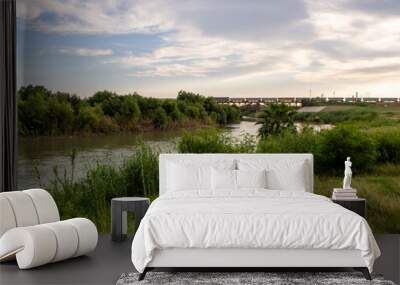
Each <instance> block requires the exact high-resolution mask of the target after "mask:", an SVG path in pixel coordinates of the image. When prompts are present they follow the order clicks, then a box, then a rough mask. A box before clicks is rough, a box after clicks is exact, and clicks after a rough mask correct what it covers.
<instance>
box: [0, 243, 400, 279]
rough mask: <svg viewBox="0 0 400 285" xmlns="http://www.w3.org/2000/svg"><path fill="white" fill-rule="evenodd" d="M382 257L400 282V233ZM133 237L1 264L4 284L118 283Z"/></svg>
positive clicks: (379, 269) (387, 272) (385, 270)
mask: <svg viewBox="0 0 400 285" xmlns="http://www.w3.org/2000/svg"><path fill="white" fill-rule="evenodd" d="M376 240H377V242H378V244H379V247H380V249H381V251H382V256H381V257H380V258H379V259H378V260H377V261H376V263H375V268H374V269H375V270H374V271H375V272H376V273H381V274H383V275H384V276H385V278H386V279H389V280H392V281H394V282H395V283H397V284H400V235H378V236H376ZM130 246H131V239H128V240H126V241H124V242H121V243H114V242H112V241H111V239H110V236H109V235H102V236H100V237H99V244H98V247H97V249H96V250H95V251H94V252H93V253H92V254H90V255H89V256H82V257H78V258H75V259H71V260H66V261H62V262H58V263H54V264H49V265H46V266H42V267H38V268H35V269H30V270H18V267H17V265H16V263H15V262H9V263H4V264H1V265H0V284H1V285H8V284H115V283H116V281H117V280H118V278H119V276H120V275H121V274H122V273H124V272H131V271H134V268H133V265H132V263H131V261H130Z"/></svg>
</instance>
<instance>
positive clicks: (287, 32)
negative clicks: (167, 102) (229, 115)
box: [17, 0, 400, 97]
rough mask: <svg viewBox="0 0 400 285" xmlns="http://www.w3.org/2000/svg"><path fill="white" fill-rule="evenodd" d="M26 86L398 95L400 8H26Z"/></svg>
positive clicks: (391, 2) (219, 0)
mask: <svg viewBox="0 0 400 285" xmlns="http://www.w3.org/2000/svg"><path fill="white" fill-rule="evenodd" d="M17 4H18V7H17V14H18V39H17V45H18V75H19V80H18V81H19V85H20V86H21V85H26V84H40V85H44V86H46V87H48V88H50V89H52V90H60V91H66V92H71V93H76V94H78V95H81V96H89V95H92V94H93V93H94V92H95V91H97V90H104V89H107V90H112V91H116V92H118V93H121V94H124V93H132V92H133V91H137V92H139V93H140V94H141V95H144V96H153V97H175V96H176V94H177V91H179V90H181V89H184V90H187V91H193V92H198V93H201V94H204V95H208V96H229V97H268V96H273V97H275V96H279V97H284V96H309V93H310V90H311V92H312V95H313V96H319V95H321V94H324V96H333V94H334V95H335V96H351V95H354V94H355V92H358V93H359V95H361V96H369V97H380V96H390V97H399V96H400V1H399V0H337V1H329V0H326V1H313V0H280V1H273V0H260V1H258V0H252V1H246V0H197V1H196V0H155V1H153V0H143V1H140V0H138V1H134V0H17Z"/></svg>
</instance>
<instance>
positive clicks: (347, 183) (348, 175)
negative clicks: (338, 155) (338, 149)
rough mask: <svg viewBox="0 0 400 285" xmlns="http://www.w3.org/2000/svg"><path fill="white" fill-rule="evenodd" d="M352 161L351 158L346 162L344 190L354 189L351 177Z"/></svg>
mask: <svg viewBox="0 0 400 285" xmlns="http://www.w3.org/2000/svg"><path fill="white" fill-rule="evenodd" d="M351 164H352V163H351V161H350V157H348V158H347V159H346V161H345V162H344V179H343V189H352V188H351V176H352V175H353V173H352V171H351Z"/></svg>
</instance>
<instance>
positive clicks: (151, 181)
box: [48, 144, 159, 232]
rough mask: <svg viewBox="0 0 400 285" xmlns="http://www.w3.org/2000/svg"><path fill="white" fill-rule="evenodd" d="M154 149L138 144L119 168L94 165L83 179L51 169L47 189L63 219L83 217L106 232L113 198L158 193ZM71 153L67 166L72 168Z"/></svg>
mask: <svg viewBox="0 0 400 285" xmlns="http://www.w3.org/2000/svg"><path fill="white" fill-rule="evenodd" d="M158 154H159V153H158V151H154V150H152V149H151V148H150V147H149V146H147V145H144V144H142V145H141V146H140V147H139V148H138V149H137V150H136V152H135V153H134V154H133V155H132V156H131V157H129V158H128V159H127V160H126V161H125V163H124V164H123V165H122V166H120V167H114V166H110V165H103V164H97V163H96V164H94V165H92V166H91V167H90V169H89V171H88V172H87V174H86V176H85V177H84V178H83V179H80V180H78V181H74V179H73V171H72V174H71V176H68V175H67V174H66V173H59V172H58V170H57V169H54V174H55V179H54V180H53V182H52V184H51V185H50V187H49V189H48V190H49V191H50V193H51V194H52V196H53V197H54V199H55V200H56V203H57V205H58V207H59V210H60V215H61V217H62V218H63V219H68V218H73V217H76V216H81V217H87V218H89V219H91V220H92V221H94V222H95V224H96V225H97V228H98V230H99V231H100V232H110V219H111V218H110V203H111V199H112V198H114V197H121V196H142V197H143V196H144V197H149V198H150V199H154V198H155V197H157V196H158ZM74 159H75V158H74V154H73V155H72V156H71V167H72V170H73V169H74Z"/></svg>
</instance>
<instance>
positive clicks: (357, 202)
mask: <svg viewBox="0 0 400 285" xmlns="http://www.w3.org/2000/svg"><path fill="white" fill-rule="evenodd" d="M332 202H334V203H336V204H339V205H340V206H342V207H344V208H346V209H348V210H350V211H353V212H354V213H356V214H359V215H360V216H361V217H363V218H366V216H367V202H366V200H365V199H364V198H357V199H348V200H336V199H332Z"/></svg>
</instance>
